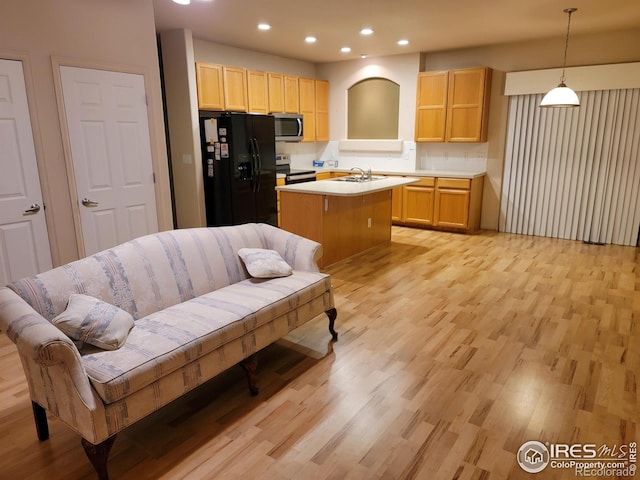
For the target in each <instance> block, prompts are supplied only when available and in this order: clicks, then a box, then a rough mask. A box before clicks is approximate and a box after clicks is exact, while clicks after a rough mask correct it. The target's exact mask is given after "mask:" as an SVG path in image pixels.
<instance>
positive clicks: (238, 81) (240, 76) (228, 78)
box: [222, 65, 248, 112]
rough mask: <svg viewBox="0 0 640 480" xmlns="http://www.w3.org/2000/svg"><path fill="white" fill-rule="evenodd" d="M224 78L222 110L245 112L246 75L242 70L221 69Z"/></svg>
mask: <svg viewBox="0 0 640 480" xmlns="http://www.w3.org/2000/svg"><path fill="white" fill-rule="evenodd" d="M222 73H223V78H224V85H223V86H224V109H225V110H229V111H232V112H246V111H247V108H248V104H247V73H246V70H245V69H244V68H238V67H228V66H226V65H224V66H223V67H222Z"/></svg>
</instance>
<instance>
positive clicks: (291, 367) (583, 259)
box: [0, 227, 640, 480]
mask: <svg viewBox="0 0 640 480" xmlns="http://www.w3.org/2000/svg"><path fill="white" fill-rule="evenodd" d="M638 253H639V249H637V248H630V247H619V246H595V245H584V244H582V243H580V242H573V241H565V240H553V239H545V238H535V237H526V236H516V235H508V234H498V233H495V232H482V233H480V234H477V235H471V236H467V235H457V234H449V233H443V232H434V231H427V230H416V229H410V228H400V227H394V229H393V236H392V242H391V244H388V245H385V246H381V247H376V248H374V249H373V250H370V251H368V252H365V253H364V254H362V255H360V256H358V257H355V258H351V259H349V260H346V261H343V262H341V263H339V264H336V265H334V266H332V267H330V268H329V269H327V271H328V272H329V273H330V274H331V275H332V278H333V285H334V289H335V300H336V306H337V309H338V319H337V322H336V328H337V330H338V331H339V333H340V338H339V341H338V342H337V343H335V344H334V345H333V348H331V345H330V344H329V338H330V336H329V332H328V331H327V320H326V317H324V316H321V317H318V319H317V320H314V321H312V322H310V323H309V324H307V325H305V326H303V327H301V328H299V329H298V330H296V331H295V332H293V334H291V335H290V336H288V337H287V338H285V339H283V340H281V341H279V342H278V343H276V344H274V345H272V346H270V347H268V348H266V349H265V350H263V351H262V352H261V353H260V354H259V361H260V367H259V385H260V389H261V391H260V394H259V395H258V396H257V397H250V396H249V394H248V391H247V388H246V384H245V379H244V374H243V372H242V370H241V369H240V368H239V367H238V368H234V369H231V370H229V371H227V372H225V373H223V374H222V375H220V376H219V377H216V379H214V380H213V381H211V382H210V383H208V384H206V385H204V386H203V387H201V388H199V389H198V390H196V391H194V392H191V393H190V394H188V395H187V396H185V397H183V398H182V399H180V400H178V401H176V402H174V403H173V404H172V405H170V406H169V407H166V408H164V409H162V410H161V411H159V412H157V413H155V414H154V415H152V416H150V417H148V418H147V419H145V420H144V421H142V422H140V423H138V424H136V425H134V426H133V427H131V428H129V429H128V430H125V432H123V433H121V434H120V435H119V436H118V439H117V440H116V443H115V446H114V448H113V451H112V453H111V457H110V462H109V471H110V474H111V478H112V480H117V479H122V480H124V479H127V480H148V479H181V478H188V479H190V480H191V479H248V480H252V479H274V480H278V479H296V480H298V479H318V480H329V479H363V480H364V479H366V480H371V479H424V480H431V479H460V480H463V479H507V478H508V479H536V480H538V479H551V478H553V479H555V478H563V479H564V478H576V477H575V475H574V472H573V471H571V470H550V469H549V468H547V469H546V470H545V471H543V472H541V473H538V474H535V475H532V474H527V473H525V472H524V471H522V470H521V469H520V467H519V466H518V465H517V463H516V452H517V450H518V448H519V447H520V445H521V444H522V443H523V442H524V441H527V440H539V441H541V442H551V443H574V442H582V443H595V444H601V443H607V444H609V445H616V444H617V445H620V444H622V443H629V442H633V441H635V442H638V441H640V435H639V432H638V421H639V416H640V413H639V412H640V402H639V400H638V391H637V390H638V386H637V383H638V375H640V326H639V321H640V273H639V272H640V271H639V268H638V259H639V255H638ZM50 430H51V437H50V439H49V440H48V441H46V442H42V443H40V442H38V440H37V439H36V434H35V428H34V424H33V419H32V414H31V404H30V401H29V398H28V393H27V386H26V383H25V380H24V377H23V374H22V368H21V366H20V362H19V359H18V357H17V354H16V353H15V347H14V346H13V344H12V343H11V342H10V341H9V340H8V339H7V338H6V336H4V335H1V336H0V478H1V479H17V478H22V479H46V480H57V479H60V480H62V479H64V480H75V479H91V478H94V474H93V470H92V467H91V466H90V464H89V462H88V460H87V459H86V457H85V455H84V452H83V450H82V447H81V446H80V439H79V437H78V436H77V435H75V434H74V433H72V432H71V431H70V430H69V429H68V428H67V427H65V426H64V425H62V424H61V423H60V422H58V421H56V420H55V419H50Z"/></svg>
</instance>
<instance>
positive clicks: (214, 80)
mask: <svg viewBox="0 0 640 480" xmlns="http://www.w3.org/2000/svg"><path fill="white" fill-rule="evenodd" d="M223 83H224V82H223V75H222V65H212V64H208V63H196V84H197V86H198V108H199V109H201V110H224V88H223Z"/></svg>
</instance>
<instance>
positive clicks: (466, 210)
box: [433, 177, 484, 232]
mask: <svg viewBox="0 0 640 480" xmlns="http://www.w3.org/2000/svg"><path fill="white" fill-rule="evenodd" d="M483 185H484V177H476V178H473V179H469V178H438V179H437V183H436V189H435V205H434V219H433V225H434V226H435V227H437V228H443V229H447V230H449V229H451V230H462V231H466V232H470V231H475V230H479V229H480V214H481V210H482V190H483Z"/></svg>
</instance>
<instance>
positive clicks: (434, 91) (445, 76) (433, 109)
mask: <svg viewBox="0 0 640 480" xmlns="http://www.w3.org/2000/svg"><path fill="white" fill-rule="evenodd" d="M448 84H449V72H421V73H419V74H418V96H417V102H416V142H444V141H445V134H444V131H445V124H446V120H447V88H448V87H447V86H448Z"/></svg>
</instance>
